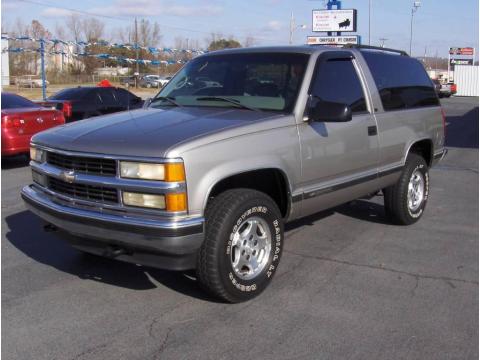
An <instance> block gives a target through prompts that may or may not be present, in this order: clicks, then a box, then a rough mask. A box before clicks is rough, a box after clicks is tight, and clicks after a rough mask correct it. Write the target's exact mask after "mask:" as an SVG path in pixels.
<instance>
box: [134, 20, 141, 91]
mask: <svg viewBox="0 0 480 360" xmlns="http://www.w3.org/2000/svg"><path fill="white" fill-rule="evenodd" d="M135 60H136V61H135V62H136V64H137V67H136V69H137V70H136V73H137V76H135V87H136V88H137V87H138V75H139V74H140V70H139V64H138V29H137V17H136V16H135Z"/></svg>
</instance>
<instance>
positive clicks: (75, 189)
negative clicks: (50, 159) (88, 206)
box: [48, 177, 118, 204]
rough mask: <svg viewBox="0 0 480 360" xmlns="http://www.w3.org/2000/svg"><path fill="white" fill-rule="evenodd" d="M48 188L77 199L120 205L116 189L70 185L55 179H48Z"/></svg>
mask: <svg viewBox="0 0 480 360" xmlns="http://www.w3.org/2000/svg"><path fill="white" fill-rule="evenodd" d="M48 188H49V189H50V190H52V191H54V192H56V193H59V194H63V195H66V196H69V197H72V198H75V199H80V200H89V201H100V202H104V203H110V204H118V192H117V190H116V189H115V188H109V187H103V186H92V185H85V184H76V183H72V184H70V183H67V182H65V181H62V180H59V179H56V178H54V177H49V178H48Z"/></svg>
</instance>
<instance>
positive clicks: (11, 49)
mask: <svg viewBox="0 0 480 360" xmlns="http://www.w3.org/2000/svg"><path fill="white" fill-rule="evenodd" d="M2 40H11V41H33V42H40V41H43V42H44V43H45V44H53V45H57V44H62V45H66V46H75V47H77V48H83V49H84V52H65V51H63V50H55V49H54V50H50V51H45V53H46V54H49V55H63V56H73V57H95V58H97V59H102V60H112V61H118V62H122V63H129V64H133V63H139V64H144V65H171V64H182V63H185V62H186V61H185V60H173V59H170V60H149V59H138V60H137V59H132V58H127V57H124V56H117V55H111V54H106V53H104V54H93V53H89V52H88V48H91V47H93V46H103V47H110V48H116V49H127V50H137V49H139V50H144V51H147V52H148V53H149V54H152V55H159V54H160V53H164V54H170V55H175V54H179V53H181V54H192V55H194V56H196V55H200V54H204V53H206V52H207V51H206V50H195V49H176V48H165V47H164V48H156V47H149V46H140V45H138V44H119V43H110V42H108V41H103V40H101V41H95V42H85V41H64V40H60V39H36V38H33V37H30V36H16V37H11V36H6V35H2ZM2 52H11V53H22V52H41V49H40V48H38V49H30V48H22V47H7V48H3V49H2Z"/></svg>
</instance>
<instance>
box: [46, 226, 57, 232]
mask: <svg viewBox="0 0 480 360" xmlns="http://www.w3.org/2000/svg"><path fill="white" fill-rule="evenodd" d="M43 231H45V232H54V231H58V228H57V227H56V226H55V225H53V224H46V225H44V226H43Z"/></svg>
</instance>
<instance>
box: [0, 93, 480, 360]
mask: <svg viewBox="0 0 480 360" xmlns="http://www.w3.org/2000/svg"><path fill="white" fill-rule="evenodd" d="M442 102H443V105H444V106H445V108H446V111H447V115H448V119H447V123H448V126H447V145H448V146H449V147H450V150H449V154H448V157H447V158H446V159H445V160H444V161H443V162H442V163H441V164H440V165H438V166H437V167H435V168H434V169H432V170H431V193H430V198H429V204H428V206H427V211H426V213H425V216H424V217H423V218H422V220H421V221H420V222H419V223H417V224H415V225H413V226H410V227H398V226H393V225H390V224H388V222H387V221H386V219H385V217H384V211H383V206H382V200H383V199H382V198H381V197H375V198H374V199H372V200H368V201H367V200H357V201H355V202H353V203H350V204H347V205H343V206H341V207H339V208H336V209H333V210H332V211H327V212H323V213H320V214H318V215H315V216H313V217H309V218H307V219H304V220H301V221H298V222H295V223H293V224H289V225H288V226H287V233H286V236H287V241H286V245H285V250H284V255H283V258H282V262H281V264H280V267H279V271H278V273H277V274H276V277H275V280H274V281H273V283H272V284H271V286H270V287H269V288H268V289H267V290H266V291H265V292H264V293H263V294H262V295H261V296H260V297H258V298H256V299H255V300H253V301H251V302H248V303H242V304H237V305H228V304H222V303H217V302H216V301H215V300H214V299H211V298H210V297H208V296H206V295H205V294H204V293H203V292H202V291H201V290H200V289H199V287H198V286H197V284H196V282H195V280H194V278H193V277H192V274H189V273H188V274H182V273H174V272H166V271H161V270H157V269H151V268H145V267H140V266H135V265H130V264H125V263H120V262H116V261H113V260H107V259H95V258H89V257H84V256H82V255H81V254H80V253H79V252H77V251H76V250H73V249H72V248H70V247H69V246H68V245H66V244H64V243H63V242H62V241H60V240H59V239H57V238H56V237H55V236H54V235H53V234H51V233H45V232H43V231H41V222H40V220H39V219H38V218H37V217H35V216H34V215H33V214H31V213H29V212H28V211H26V210H25V207H24V205H23V203H22V201H21V199H20V196H19V191H20V189H21V187H22V186H24V185H25V184H27V183H29V182H30V172H29V169H28V167H26V164H25V161H21V160H15V161H9V162H4V163H3V164H2V198H3V200H2V321H3V323H2V325H3V326H2V351H1V352H2V354H1V355H2V358H3V359H36V360H40V359H49V360H51V359H246V358H247V359H248V358H250V359H477V358H478V245H479V242H478V115H479V114H478V98H450V99H445V100H442Z"/></svg>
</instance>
